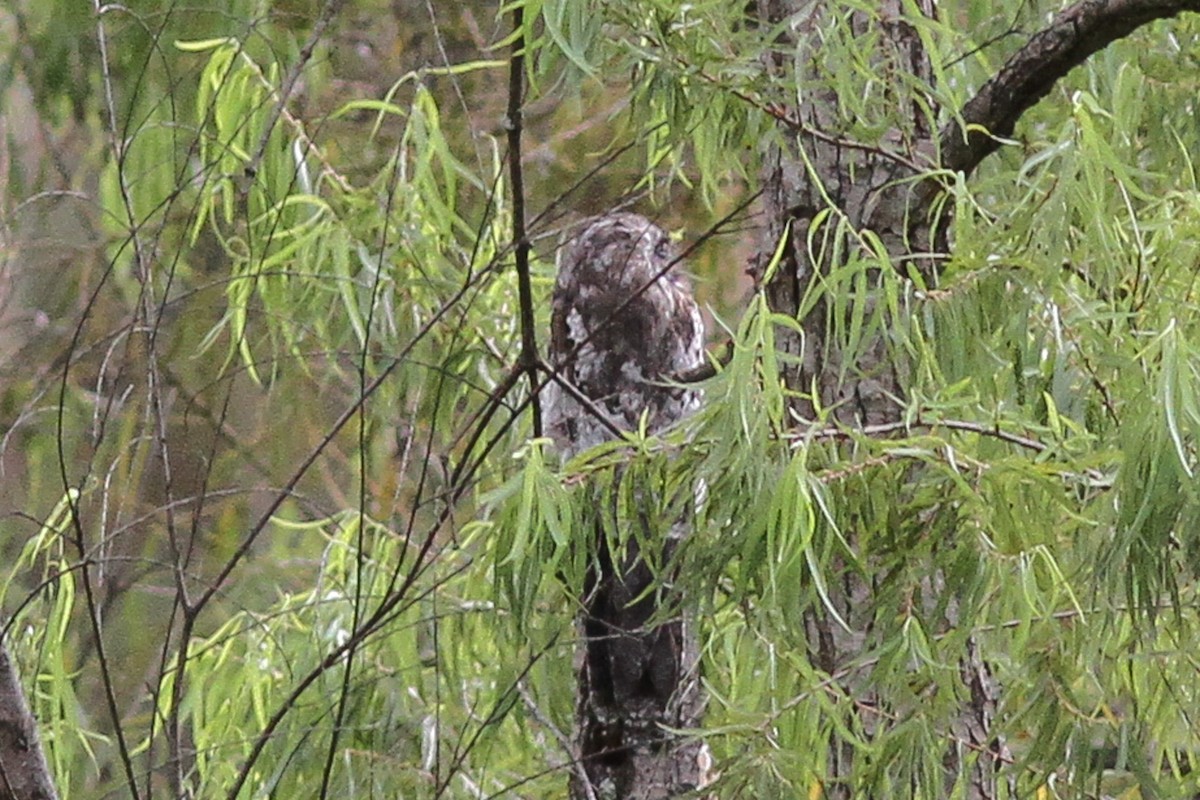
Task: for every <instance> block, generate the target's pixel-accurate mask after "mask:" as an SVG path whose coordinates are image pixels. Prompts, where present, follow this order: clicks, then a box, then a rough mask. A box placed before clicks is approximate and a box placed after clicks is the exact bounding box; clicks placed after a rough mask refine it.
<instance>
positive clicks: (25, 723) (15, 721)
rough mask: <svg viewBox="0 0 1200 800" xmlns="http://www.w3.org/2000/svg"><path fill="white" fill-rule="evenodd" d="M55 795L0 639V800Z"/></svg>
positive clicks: (48, 799) (30, 799) (32, 722)
mask: <svg viewBox="0 0 1200 800" xmlns="http://www.w3.org/2000/svg"><path fill="white" fill-rule="evenodd" d="M2 628H3V625H0V629H2ZM56 797H57V794H56V793H55V790H54V782H53V780H52V779H51V777H50V768H49V767H48V766H47V765H46V759H45V757H44V756H43V755H42V746H41V741H40V739H39V738H38V731H37V723H36V721H35V720H34V718H33V714H31V713H30V711H29V704H28V703H26V702H25V694H24V692H22V691H21V682H20V680H19V678H18V675H17V669H16V665H15V664H13V661H12V658H11V657H10V656H9V653H8V647H7V646H6V645H5V643H4V641H3V640H0V800H55V798H56Z"/></svg>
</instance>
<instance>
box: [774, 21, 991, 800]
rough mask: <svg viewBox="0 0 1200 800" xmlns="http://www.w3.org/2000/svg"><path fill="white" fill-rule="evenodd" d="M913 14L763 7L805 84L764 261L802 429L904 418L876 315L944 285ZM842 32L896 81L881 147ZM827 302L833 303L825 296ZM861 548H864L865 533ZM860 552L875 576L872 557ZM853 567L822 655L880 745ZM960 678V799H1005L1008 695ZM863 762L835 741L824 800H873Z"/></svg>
mask: <svg viewBox="0 0 1200 800" xmlns="http://www.w3.org/2000/svg"><path fill="white" fill-rule="evenodd" d="M917 6H918V7H919V9H920V13H922V14H925V15H927V16H929V17H932V16H933V15H934V14H935V11H936V9H935V8H934V4H933V2H932V0H921V2H919V3H918V4H917ZM911 9H913V6H912V5H911V4H906V3H901V2H899V0H888V2H883V3H880V4H879V7H878V10H877V12H876V13H874V14H867V13H864V12H861V11H859V12H854V13H852V14H850V15H849V17H848V22H847V18H846V17H845V16H843V15H844V11H839V10H838V9H833V8H831V7H830V4H828V3H824V2H820V1H819V0H817V1H815V2H814V1H813V0H760V3H759V11H760V15H761V17H762V19H763V22H764V23H765V24H764V26H763V27H764V28H765V29H766V28H770V27H771V26H775V25H778V24H779V23H784V24H783V27H782V31H783V32H782V33H781V34H780V38H779V40H778V41H776V42H774V43H773V44H774V47H773V50H772V53H771V56H770V64H769V68H770V69H771V70H772V72H773V73H774V78H775V81H776V85H780V86H787V87H792V86H795V87H797V91H796V93H795V95H794V97H793V98H791V100H792V102H791V103H787V104H785V105H784V108H785V109H786V111H784V112H782V113H780V114H779V124H780V126H781V128H782V130H781V138H782V142H783V144H782V145H780V146H773V147H772V148H771V150H770V151H769V152H768V153H767V158H766V167H765V172H764V175H763V186H764V189H765V194H764V197H765V205H766V212H767V230H766V240H765V241H764V243H763V252H764V253H765V254H767V255H769V254H771V253H773V252H775V249H776V244H777V243H778V242H780V241H781V240H784V242H785V243H784V247H783V248H782V258H781V260H780V262H779V263H778V264H777V265H775V266H774V268H773V272H771V273H770V274H767V272H766V267H767V264H766V259H765V258H764V259H763V261H762V263H761V264H760V266H759V274H758V275H757V278H758V280H759V283H760V285H762V286H763V288H764V290H765V291H766V293H767V296H768V299H769V301H770V305H771V307H772V309H773V310H775V311H777V312H781V313H784V314H787V315H789V316H792V317H795V318H798V319H799V321H800V324H801V328H802V330H803V335H801V334H799V333H798V332H796V331H792V330H788V329H785V328H782V327H781V328H779V329H778V330H777V332H776V335H777V337H778V342H779V348H780V350H781V351H783V352H784V353H785V354H787V355H789V356H790V358H789V359H787V360H786V362H785V364H784V367H783V368H784V370H785V372H784V377H785V380H786V381H787V384H788V386H789V387H790V388H792V389H793V390H795V391H796V392H797V393H798V397H796V398H795V400H794V401H793V409H792V410H793V412H794V413H795V414H796V415H797V417H798V418H799V420H800V424H801V425H803V424H806V423H808V422H812V421H815V420H816V419H817V418H818V417H821V416H828V417H831V418H832V419H833V420H836V421H837V422H838V423H840V424H844V425H849V426H854V427H865V426H870V425H884V424H887V423H894V422H896V421H898V420H899V419H900V412H901V410H902V404H903V397H904V387H903V384H902V382H901V375H903V373H904V370H905V365H904V363H903V358H902V354H901V353H900V352H899V351H898V349H897V348H895V347H893V342H892V341H891V338H890V336H889V330H888V322H889V320H888V318H887V317H886V315H885V313H882V312H884V309H882V308H877V305H878V304H880V303H882V302H883V300H882V298H881V295H880V287H881V281H882V280H883V279H884V278H885V277H890V276H887V275H885V274H884V271H887V270H890V271H896V272H898V273H899V274H900V275H902V276H908V277H911V278H913V279H915V280H919V281H921V282H923V283H924V284H925V285H926V286H927V287H932V285H933V284H934V282H935V280H936V261H937V257H938V254H939V253H941V252H944V250H945V249H946V248H945V242H944V234H943V231H944V229H945V228H944V226H945V224H946V222H947V220H945V219H944V218H943V219H939V218H938V217H937V216H936V215H934V214H933V213H931V211H930V208H929V197H930V196H932V195H933V194H935V193H934V192H932V191H930V190H929V188H927V187H928V184H927V183H925V182H924V181H923V180H922V179H921V178H920V177H919V176H920V175H922V174H923V173H925V172H927V171H929V170H931V169H932V168H933V167H934V161H933V159H934V157H935V154H936V152H937V146H936V143H935V136H936V131H937V127H936V115H937V106H936V102H935V100H934V99H933V97H932V96H930V95H929V94H928V93H927V92H925V91H923V87H927V86H929V85H930V82H931V74H932V71H931V69H930V64H929V59H928V57H927V55H926V53H925V51H924V48H923V46H922V44H921V41H920V39H919V37H918V35H917V31H916V29H915V28H914V27H913V25H912V24H911V23H910V22H908V21H906V14H910V13H912V10H911ZM832 37H842V38H846V37H849V40H850V41H851V42H852V43H853V44H854V45H855V46H857V47H858V48H859V49H860V51H862V52H866V53H869V54H870V62H871V66H872V67H873V69H874V72H875V73H876V76H878V81H880V82H882V81H886V83H885V84H884V85H883V86H880V85H879V84H878V82H877V83H876V85H875V86H873V87H872V90H873V92H874V93H875V94H874V95H873V96H877V97H879V102H880V103H882V104H886V106H887V107H886V113H887V114H888V115H889V118H890V119H891V120H892V121H893V125H894V127H892V128H891V129H890V130H888V131H887V132H886V133H885V134H884V135H883V136H882V137H881V138H880V139H879V140H878V141H869V142H864V141H856V140H855V139H854V133H853V132H852V131H853V128H854V122H856V120H853V119H852V114H851V113H849V112H848V111H846V110H845V109H843V108H841V106H840V101H839V95H838V93H837V92H835V91H834V90H833V89H832V88H830V87H831V86H832V85H833V84H834V83H835V80H834V76H833V75H832V74H831V69H834V67H831V66H830V64H829V62H828V61H827V58H826V53H825V52H823V48H824V47H825V46H826V43H827V41H828V40H829V39H830V38H832ZM839 44H842V45H843V46H844V45H845V42H840V43H839ZM796 98H798V99H799V101H800V104H799V106H796V105H795V100H796ZM839 273H840V274H839ZM831 287H832V288H831ZM814 291H819V292H824V293H823V294H819V295H814ZM813 296H817V297H819V299H817V300H816V301H815V302H814V301H812V300H811V299H810V298H811V297H813ZM901 302H903V300H902V301H901ZM901 312H903V309H901ZM856 317H857V319H858V320H859V322H858V323H857V324H859V325H860V326H862V325H863V323H862V320H867V321H870V320H872V319H874V320H880V321H881V323H880V324H879V326H878V327H876V328H875V329H871V328H870V327H869V326H870V323H869V322H868V323H866V327H865V328H863V327H860V329H859V332H858V333H855V334H851V333H849V331H851V329H852V327H853V325H854V324H855V322H854V320H855V319H856ZM849 544H850V546H851V547H857V544H858V543H857V542H855V541H854V539H853V538H851V539H850V541H849ZM860 555H864V556H865V560H864V563H866V564H867V566H868V569H869V568H870V554H869V553H863V554H860ZM840 567H841V569H842V574H840V575H838V576H836V580H831V581H830V584H831V586H830V598H829V600H830V602H831V603H832V604H833V605H834V607H835V608H836V610H837V612H838V615H839V616H840V617H841V618H842V620H844V621H845V622H846V623H847V625H848V628H849V630H847V629H846V628H843V627H842V626H841V624H840V623H838V621H837V620H836V619H835V618H834V617H833V615H832V614H831V613H830V612H829V610H828V609H827V608H824V607H817V608H812V609H809V610H808V611H807V612H806V618H805V623H806V630H807V632H808V636H807V638H808V643H809V657H810V659H811V661H812V663H813V664H814V665H816V666H818V667H819V668H820V669H821V670H822V671H823V672H824V673H826V674H828V675H831V676H842V677H841V678H840V681H839V682H840V685H841V688H842V691H843V692H844V694H845V696H846V697H847V698H849V701H850V702H851V703H853V707H854V709H855V710H854V712H853V714H854V715H855V716H856V718H857V726H856V727H857V728H858V730H859V731H861V732H862V734H863V735H865V736H866V738H868V739H870V738H872V737H873V736H874V735H875V733H876V732H877V731H878V730H879V729H880V726H884V725H888V724H891V723H890V720H891V719H892V714H891V711H892V710H891V709H888V708H886V707H884V705H883V704H882V701H881V699H880V697H879V696H878V694H877V692H875V691H874V689H873V688H872V681H871V676H870V671H869V669H866V668H855V667H854V666H853V665H854V664H855V663H856V662H861V661H862V660H863V657H864V654H865V653H867V652H869V651H870V650H871V649H872V648H873V647H874V646H875V645H876V644H877V642H875V641H873V638H872V636H873V634H872V623H873V620H872V615H873V614H874V613H875V611H876V610H877V609H878V608H879V602H878V601H877V600H876V598H875V597H874V596H873V592H874V587H873V585H872V576H870V575H863V574H860V573H857V572H854V571H852V570H851V569H850V568H849V566H848V565H846V564H842V565H840ZM927 582H928V583H929V584H930V585H928V586H924V587H922V595H923V596H924V597H926V598H937V597H938V596H939V595H940V594H942V589H943V587H942V583H943V581H942V578H941V576H940V575H934V576H932V577H930V578H929V579H928V581H927ZM930 602H932V600H930ZM955 605H956V604H955V603H954V602H953V601H950V602H949V603H948V604H947V606H948V609H949V610H948V611H947V612H946V613H945V615H944V617H945V618H943V619H942V621H941V626H942V628H943V630H945V629H947V628H948V627H951V626H953V625H955V624H956V620H955V619H953V617H954V616H956V614H955V613H954V610H953V609H954V606H955ZM960 671H961V678H962V692H961V694H960V697H961V698H962V699H963V702H962V710H961V714H960V715H959V718H958V720H957V722H955V723H954V725H953V726H952V728H953V729H952V730H950V731H945V738H946V739H947V740H948V742H949V744H948V747H947V751H946V753H945V755H944V758H943V764H944V767H945V787H946V792H947V794H949V793H950V792H951V791H952V789H953V788H954V787H955V786H956V784H957V785H958V787H959V790H961V787H962V785H963V782H964V781H965V782H966V786H967V791H966V793H965V796H966V797H968V798H971V800H990V798H994V797H996V796H997V794H996V792H997V780H996V776H997V772H996V771H997V767H998V766H999V763H1000V761H1001V760H1002V756H1003V745H1002V743H998V742H997V741H995V737H994V735H993V733H992V731H991V725H992V719H993V717H994V714H995V707H996V699H997V697H998V695H999V687H998V685H997V684H996V682H995V680H994V678H993V676H992V674H991V672H990V671H989V669H988V667H987V665H986V664H985V663H983V662H982V660H981V659H980V658H979V657H978V655H977V652H976V649H975V647H974V644H973V643H972V646H971V650H970V653H969V654H968V655H967V656H966V657H965V658H964V659H963V660H962V662H961V663H960ZM856 758H857V754H856V752H855V750H854V748H853V747H852V745H851V744H849V743H848V742H847V741H846V740H845V739H844V738H843V737H841V736H838V735H837V734H834V736H833V740H832V741H831V743H830V748H829V751H828V753H827V756H826V759H827V761H826V767H825V769H824V786H823V790H824V795H823V796H825V797H829V798H845V799H846V800H850V798H860V799H861V798H864V797H870V796H872V795H870V794H869V793H864V790H863V788H862V785H861V783H860V782H859V781H856V779H855V773H856V763H855V762H856ZM861 766H862V765H858V767H859V769H858V774H860V775H861V774H862V772H863V770H862V769H861Z"/></svg>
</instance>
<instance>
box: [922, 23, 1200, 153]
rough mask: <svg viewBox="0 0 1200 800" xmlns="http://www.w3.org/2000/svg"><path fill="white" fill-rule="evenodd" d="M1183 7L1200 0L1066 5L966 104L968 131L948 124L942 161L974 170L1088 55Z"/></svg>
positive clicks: (964, 118)
mask: <svg viewBox="0 0 1200 800" xmlns="http://www.w3.org/2000/svg"><path fill="white" fill-rule="evenodd" d="M1183 11H1200V0H1084V1H1083V2H1080V3H1076V4H1075V5H1073V6H1071V7H1070V8H1068V9H1066V10H1065V11H1063V12H1062V13H1061V14H1059V15H1058V16H1057V17H1055V19H1054V21H1053V22H1052V23H1050V26H1049V27H1047V28H1045V29H1043V30H1041V31H1039V32H1038V33H1036V34H1034V36H1033V38H1031V39H1030V40H1029V43H1028V44H1027V45H1025V46H1024V47H1023V48H1021V49H1020V50H1019V51H1018V52H1017V53H1016V54H1015V55H1013V56H1012V58H1010V59H1008V61H1007V62H1006V63H1005V65H1004V66H1003V67H1002V68H1001V69H1000V72H998V73H997V74H996V75H995V76H994V77H993V78H992V79H991V80H989V81H988V82H987V83H985V84H984V85H983V88H982V89H980V90H979V93H978V94H976V95H975V96H974V97H972V98H971V100H970V101H969V102H968V103H967V104H966V105H965V106H963V109H962V121H963V122H964V123H965V124H966V130H967V135H966V136H965V137H964V135H963V128H962V127H960V125H959V121H958V120H952V121H951V122H949V123H947V124H946V125H945V127H943V128H942V130H941V134H940V140H941V141H940V146H941V161H942V166H943V167H944V168H946V169H948V170H953V171H956V172H957V171H959V170H961V171H962V172H964V173H967V174H970V173H971V171H972V170H974V169H975V167H977V166H979V162H981V161H983V159H984V158H986V157H987V156H989V155H991V154H992V153H993V152H995V151H996V150H997V149H999V147H1000V141H999V138H998V137H1006V136H1011V135H1012V132H1013V129H1014V128H1015V127H1016V124H1017V120H1019V119H1020V118H1021V115H1022V114H1024V113H1025V112H1026V111H1027V110H1028V109H1029V108H1031V107H1032V106H1033V105H1034V104H1035V103H1037V102H1038V101H1039V100H1041V99H1042V98H1043V97H1045V96H1046V95H1047V94H1049V93H1050V90H1051V89H1052V88H1054V84H1055V83H1056V82H1058V80H1059V79H1061V78H1062V77H1063V76H1065V75H1066V74H1067V73H1068V72H1070V71H1071V70H1072V69H1074V68H1075V67H1077V66H1079V65H1080V64H1082V63H1083V62H1084V61H1085V60H1087V58H1088V56H1090V55H1092V54H1093V53H1095V52H1097V51H1099V50H1103V49H1104V48H1105V47H1107V46H1108V45H1109V44H1111V43H1113V42H1115V41H1117V40H1118V39H1122V38H1124V37H1126V36H1128V35H1129V34H1131V33H1133V32H1134V31H1135V30H1137V29H1138V28H1140V27H1141V26H1143V25H1145V24H1147V23H1149V22H1153V21H1155V20H1158V19H1168V18H1170V17H1174V16H1176V15H1178V14H1179V13H1181V12H1183Z"/></svg>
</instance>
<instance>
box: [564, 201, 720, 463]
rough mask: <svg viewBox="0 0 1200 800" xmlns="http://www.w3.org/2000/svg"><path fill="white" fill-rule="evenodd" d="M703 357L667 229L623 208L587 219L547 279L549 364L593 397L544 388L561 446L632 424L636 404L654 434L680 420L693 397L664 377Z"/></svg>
mask: <svg viewBox="0 0 1200 800" xmlns="http://www.w3.org/2000/svg"><path fill="white" fill-rule="evenodd" d="M703 360H704V321H703V318H702V317H701V316H700V308H699V306H697V305H696V300H695V298H694V297H693V296H692V288H691V284H690V282H689V281H688V279H687V277H686V276H685V275H683V273H682V271H681V269H680V264H679V259H678V256H677V254H676V252H675V248H674V247H673V246H672V244H671V240H670V237H669V236H668V235H667V232H666V231H664V230H663V229H662V228H660V227H658V226H657V225H655V224H654V223H652V222H651V221H650V220H648V219H646V218H645V217H643V216H641V215H639V214H632V213H628V212H615V213H612V214H607V215H605V216H603V217H598V218H596V219H594V220H592V221H591V222H590V223H589V224H588V225H587V226H586V227H585V228H584V229H583V231H582V233H580V234H579V235H578V236H577V237H575V239H574V240H572V241H571V243H570V244H569V245H568V246H567V247H566V248H565V250H564V252H563V254H562V257H561V259H560V262H559V267H558V280H557V282H556V284H555V287H554V299H553V314H552V318H551V334H550V366H551V367H553V368H554V370H555V371H556V373H557V374H558V375H559V377H560V378H561V379H562V380H564V381H565V382H566V383H567V384H569V385H570V387H574V389H575V390H577V391H578V393H579V394H581V395H583V396H584V397H586V398H587V399H588V400H589V401H591V402H590V406H591V407H590V408H589V407H587V406H585V405H584V404H583V403H581V402H579V400H578V399H577V397H576V396H574V394H573V393H572V392H571V391H569V390H568V389H564V388H563V387H562V386H559V385H558V384H556V383H552V384H551V386H550V387H548V392H549V394H548V397H547V402H546V406H547V408H546V418H547V431H548V432H549V434H550V436H551V437H552V438H553V439H554V441H555V442H556V444H557V445H558V446H559V448H560V449H561V450H563V451H564V453H566V454H567V456H570V455H573V454H575V453H578V452H581V451H583V450H586V449H587V448H589V447H593V446H595V445H597V444H600V443H601V442H603V441H606V440H609V439H612V438H614V433H613V428H614V427H615V428H618V429H621V430H634V429H636V428H637V426H638V421H639V419H640V418H641V416H642V414H643V412H645V413H647V414H648V416H649V419H648V424H649V429H650V431H651V432H654V431H658V430H661V429H662V428H665V427H667V426H668V425H671V424H672V423H674V422H677V421H678V420H679V419H681V418H683V417H684V416H686V415H687V414H688V413H689V412H691V411H693V410H695V409H696V408H697V407H698V406H699V404H700V396H699V393H698V392H697V391H695V390H694V389H688V388H684V387H679V386H669V385H667V384H666V382H667V381H668V380H669V379H670V378H671V376H672V375H675V374H678V373H680V372H684V371H687V370H690V369H694V368H695V367H698V366H700V364H701V363H702V362H703ZM597 412H602V413H603V414H604V416H605V417H606V418H607V420H602V419H599V418H598V414H597ZM606 421H607V423H608V424H606Z"/></svg>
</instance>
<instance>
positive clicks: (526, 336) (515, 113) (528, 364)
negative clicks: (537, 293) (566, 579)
mask: <svg viewBox="0 0 1200 800" xmlns="http://www.w3.org/2000/svg"><path fill="white" fill-rule="evenodd" d="M524 30H525V8H524V7H523V6H522V5H521V4H520V3H518V4H516V6H515V7H514V8H513V34H514V36H513V43H512V57H511V58H510V60H509V63H508V70H509V71H508V115H507V117H506V118H505V120H504V123H505V128H507V130H508V174H509V181H510V182H511V184H512V216H513V221H512V237H513V248H514V250H515V253H516V267H517V301H518V304H519V305H520V313H521V316H520V324H521V359H520V368H521V369H522V370H523V371H524V372H525V374H526V375H527V376H528V378H529V391H530V394H531V396H532V398H533V403H532V404H531V408H532V409H533V435H534V436H535V437H540V436H541V435H542V408H541V404H540V403H539V402H538V396H537V391H538V347H537V335H536V332H535V331H534V327H533V325H534V322H533V289H532V287H531V285H530V281H529V237H528V236H526V233H525V180H524V177H523V175H522V174H521V127H522V122H521V114H522V112H521V106H522V104H523V103H524V98H523V95H524V91H525V33H524Z"/></svg>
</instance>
